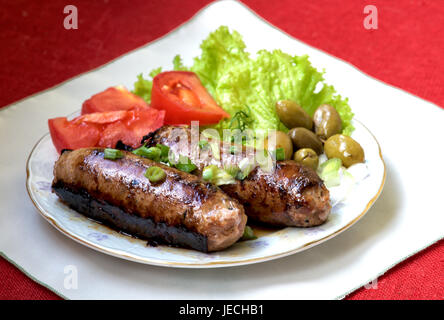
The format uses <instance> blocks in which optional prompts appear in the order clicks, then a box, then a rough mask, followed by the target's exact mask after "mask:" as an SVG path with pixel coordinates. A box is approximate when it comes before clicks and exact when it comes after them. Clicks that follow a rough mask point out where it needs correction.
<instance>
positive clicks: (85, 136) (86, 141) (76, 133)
mask: <svg viewBox="0 0 444 320" xmlns="http://www.w3.org/2000/svg"><path fill="white" fill-rule="evenodd" d="M48 126H49V133H50V134H51V139H52V142H53V143H54V146H55V148H56V149H57V152H59V153H60V152H61V151H62V150H63V149H78V148H86V147H92V146H95V145H97V143H98V142H99V140H100V127H99V126H97V125H91V124H87V123H78V124H73V123H70V121H68V119H66V118H55V119H49V120H48Z"/></svg>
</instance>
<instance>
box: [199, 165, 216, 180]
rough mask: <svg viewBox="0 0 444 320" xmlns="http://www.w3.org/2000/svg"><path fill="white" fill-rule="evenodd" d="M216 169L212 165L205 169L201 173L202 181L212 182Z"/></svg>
mask: <svg viewBox="0 0 444 320" xmlns="http://www.w3.org/2000/svg"><path fill="white" fill-rule="evenodd" d="M216 169H217V167H216V166H214V165H212V166H208V167H205V168H204V169H203V171H202V179H204V180H206V181H211V180H213V179H214V176H215V175H216V173H215V171H216Z"/></svg>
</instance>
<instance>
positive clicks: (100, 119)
mask: <svg viewBox="0 0 444 320" xmlns="http://www.w3.org/2000/svg"><path fill="white" fill-rule="evenodd" d="M126 117H128V111H126V110H120V111H108V112H94V113H88V114H84V115H82V116H78V117H77V118H74V119H72V123H81V122H88V123H95V124H106V123H111V122H116V121H119V120H123V119H125V118H126Z"/></svg>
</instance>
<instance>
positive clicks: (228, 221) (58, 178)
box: [52, 148, 247, 252]
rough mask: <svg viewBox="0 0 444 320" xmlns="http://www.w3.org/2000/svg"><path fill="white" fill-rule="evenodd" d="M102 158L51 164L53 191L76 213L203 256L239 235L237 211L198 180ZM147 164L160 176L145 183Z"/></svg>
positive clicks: (79, 154) (77, 157)
mask: <svg viewBox="0 0 444 320" xmlns="http://www.w3.org/2000/svg"><path fill="white" fill-rule="evenodd" d="M122 152H123V154H124V157H123V158H121V159H117V160H107V159H104V150H103V149H101V148H84V149H78V150H74V151H67V152H64V153H63V154H62V155H61V156H60V158H59V159H58V160H57V162H56V163H55V166H54V180H53V185H52V188H53V190H54V192H55V193H56V194H57V195H58V196H59V197H60V198H61V200H62V201H64V202H66V203H67V204H68V205H69V206H70V207H72V208H73V209H75V210H77V211H78V212H80V213H82V214H84V215H86V216H89V217H91V218H94V219H96V220H99V221H101V222H104V223H106V224H108V225H111V226H114V227H117V228H118V229H120V230H123V231H125V232H127V233H130V234H133V235H136V236H139V237H142V238H148V239H152V240H155V241H159V242H163V243H167V244H170V245H175V246H181V247H187V248H193V249H196V250H200V251H203V252H208V251H216V250H222V249H224V248H227V247H229V246H231V245H232V244H233V243H235V242H236V241H237V240H238V239H239V238H240V237H241V236H242V234H243V231H244V228H245V224H246V220H247V216H246V215H245V213H244V209H243V207H242V206H241V205H240V204H239V203H238V201H237V200H234V199H232V198H230V197H228V196H227V195H226V194H225V193H224V192H222V191H221V190H220V189H219V188H217V187H215V186H213V185H211V184H209V183H205V182H203V181H202V180H201V179H199V178H198V177H196V176H194V175H191V174H188V173H185V172H182V171H179V170H176V169H174V168H170V167H168V166H165V165H162V164H159V163H157V162H154V161H151V160H149V159H144V158H141V157H139V156H136V155H134V154H132V153H130V152H125V151H122ZM151 166H158V167H161V168H162V169H163V170H164V171H165V173H166V179H165V180H164V181H162V182H158V183H151V182H150V181H149V180H148V179H147V178H146V177H145V176H144V173H145V171H146V170H147V168H149V167H151Z"/></svg>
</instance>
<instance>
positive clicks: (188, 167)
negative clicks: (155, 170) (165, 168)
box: [175, 156, 197, 173]
mask: <svg viewBox="0 0 444 320" xmlns="http://www.w3.org/2000/svg"><path fill="white" fill-rule="evenodd" d="M175 167H176V168H177V169H179V170H180V171H184V172H188V173H190V172H193V171H194V170H196V169H197V167H196V165H195V164H194V163H192V162H191V160H190V158H188V157H185V156H179V162H178V163H176V164H175Z"/></svg>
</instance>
